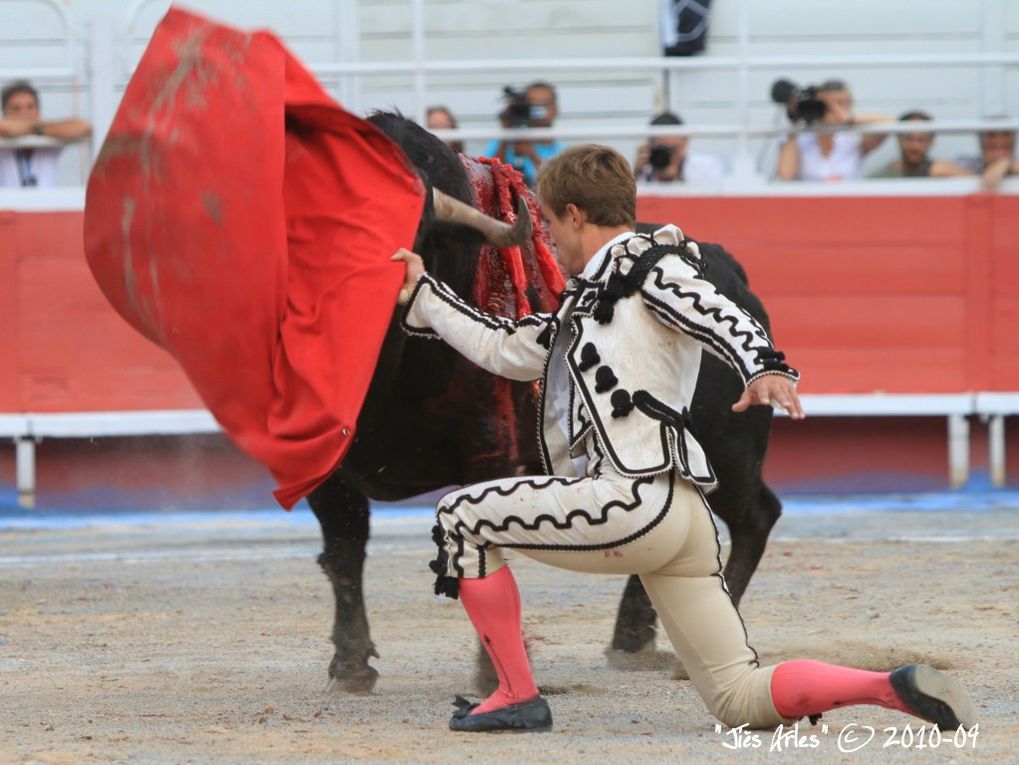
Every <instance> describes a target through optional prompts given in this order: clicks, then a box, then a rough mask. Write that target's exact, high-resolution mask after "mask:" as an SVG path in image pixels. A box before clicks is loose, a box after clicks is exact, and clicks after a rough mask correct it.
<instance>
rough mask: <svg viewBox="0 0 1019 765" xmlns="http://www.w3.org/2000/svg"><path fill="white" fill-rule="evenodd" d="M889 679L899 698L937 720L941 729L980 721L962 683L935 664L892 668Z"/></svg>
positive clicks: (926, 718)
mask: <svg viewBox="0 0 1019 765" xmlns="http://www.w3.org/2000/svg"><path fill="white" fill-rule="evenodd" d="M889 679H890V680H891V683H892V688H894V689H895V692H896V693H897V694H899V698H900V699H902V700H903V701H904V702H906V704H907V706H909V708H910V709H912V710H913V712H914V713H916V715H917V717H922V718H923V719H924V720H927V721H928V722H932V723H934V724H935V725H937V726H938V727H939V728H941V730H956V729H957V728H958V727H959V726H960V725H962V726H963V727H965V728H972V727H973V726H974V725H976V722H977V719H976V718H977V714H976V709H975V708H974V707H973V702H971V701H970V700H969V696H968V695H967V694H966V691H965V690H963V687H962V685H961V684H960V683H959V681H958V680H956V679H954V678H951V677H949V676H948V675H946V674H943V673H942V672H938V670H936V669H934V667H928V666H927V665H926V664H907V665H906V666H904V667H899V668H898V669H897V670H895V671H894V672H892V674H891V677H890V678H889Z"/></svg>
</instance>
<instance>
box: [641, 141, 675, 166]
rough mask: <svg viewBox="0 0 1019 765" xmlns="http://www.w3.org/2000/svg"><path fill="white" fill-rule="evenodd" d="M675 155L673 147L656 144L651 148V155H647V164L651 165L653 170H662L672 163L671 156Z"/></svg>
mask: <svg viewBox="0 0 1019 765" xmlns="http://www.w3.org/2000/svg"><path fill="white" fill-rule="evenodd" d="M675 153H676V147H675V146H664V145H662V144H656V145H654V146H652V147H651V153H650V154H649V155H648V160H647V161H648V164H650V165H651V167H653V168H654V169H655V170H664V169H665V168H667V167H668V166H669V163H670V162H672V155H673V154H675Z"/></svg>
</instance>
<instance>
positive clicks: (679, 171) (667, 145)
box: [633, 112, 722, 183]
mask: <svg viewBox="0 0 1019 765" xmlns="http://www.w3.org/2000/svg"><path fill="white" fill-rule="evenodd" d="M651 124H652V125H653V126H654V125H682V124H683V120H682V119H680V118H679V117H678V116H677V115H675V114H673V113H672V112H662V113H661V114H659V115H657V116H656V117H655V118H654V119H652V120H651ZM689 147H690V139H689V138H687V137H686V136H657V137H655V138H651V139H650V140H648V141H647V143H645V144H644V145H642V146H641V147H640V149H638V150H637V162H636V163H635V164H634V170H633V174H634V176H635V177H636V178H637V180H638V181H647V182H651V183H671V182H672V181H680V182H690V183H702V182H704V181H717V180H720V179H721V178H722V163H721V162H720V161H719V160H718V158H717V157H713V156H711V155H710V154H700V153H697V152H693V151H689Z"/></svg>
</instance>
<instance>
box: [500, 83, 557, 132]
mask: <svg viewBox="0 0 1019 765" xmlns="http://www.w3.org/2000/svg"><path fill="white" fill-rule="evenodd" d="M502 92H503V95H504V97H505V98H506V108H505V109H503V110H502V111H501V112H499V120H500V121H501V122H504V123H506V127H511V128H520V127H529V126H530V125H531V123H532V122H534V120H542V119H545V118H546V117H548V107H547V106H539V105H538V104H532V103H531V102H530V101H528V100H527V91H525V90H517V89H516V88H514V87H512V86H511V85H507V86H506V87H504V88H503V89H502Z"/></svg>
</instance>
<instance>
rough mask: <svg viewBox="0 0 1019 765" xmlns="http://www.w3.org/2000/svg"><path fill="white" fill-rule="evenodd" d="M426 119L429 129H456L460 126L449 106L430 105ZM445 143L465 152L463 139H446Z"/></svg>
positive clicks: (460, 151)
mask: <svg viewBox="0 0 1019 765" xmlns="http://www.w3.org/2000/svg"><path fill="white" fill-rule="evenodd" d="M425 119H426V120H427V127H428V129H429V130H456V129H457V128H458V127H460V126H459V125H458V124H457V121H456V117H454V116H453V112H451V111H450V110H449V107H447V106H429V107H428V112H427V113H426V114H425ZM445 144H446V146H448V147H449V148H451V149H452V150H453V151H456V152H459V153H461V154H462V153H463V150H464V142H463V141H446V142H445Z"/></svg>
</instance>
